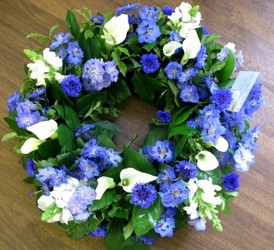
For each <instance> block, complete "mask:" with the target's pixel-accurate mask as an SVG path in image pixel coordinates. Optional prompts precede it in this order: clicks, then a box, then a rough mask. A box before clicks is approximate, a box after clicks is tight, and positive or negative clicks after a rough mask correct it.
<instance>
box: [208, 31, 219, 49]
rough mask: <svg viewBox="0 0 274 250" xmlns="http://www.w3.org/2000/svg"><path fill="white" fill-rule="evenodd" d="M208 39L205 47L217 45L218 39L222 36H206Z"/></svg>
mask: <svg viewBox="0 0 274 250" xmlns="http://www.w3.org/2000/svg"><path fill="white" fill-rule="evenodd" d="M205 37H206V39H205V41H204V44H205V45H208V46H211V45H212V44H214V43H215V41H216V40H217V39H219V38H220V36H219V35H214V34H213V35H210V36H205Z"/></svg>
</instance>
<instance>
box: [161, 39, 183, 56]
mask: <svg viewBox="0 0 274 250" xmlns="http://www.w3.org/2000/svg"><path fill="white" fill-rule="evenodd" d="M179 48H182V44H181V43H179V42H176V41H170V42H168V43H167V44H165V45H164V47H163V53H164V55H165V56H172V55H173V54H174V53H175V51H176V49H179Z"/></svg>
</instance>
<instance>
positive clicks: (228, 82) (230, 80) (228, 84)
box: [218, 79, 235, 89]
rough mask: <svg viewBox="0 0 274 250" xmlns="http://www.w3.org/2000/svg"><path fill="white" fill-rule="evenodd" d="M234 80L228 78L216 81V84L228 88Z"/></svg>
mask: <svg viewBox="0 0 274 250" xmlns="http://www.w3.org/2000/svg"><path fill="white" fill-rule="evenodd" d="M234 82H235V79H228V80H226V81H224V82H220V83H218V85H219V87H220V88H221V89H230V88H231V87H232V86H233V84H234Z"/></svg>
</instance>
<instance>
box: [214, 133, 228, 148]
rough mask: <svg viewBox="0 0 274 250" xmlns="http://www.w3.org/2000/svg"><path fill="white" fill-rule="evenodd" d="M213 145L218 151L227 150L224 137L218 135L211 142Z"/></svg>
mask: <svg viewBox="0 0 274 250" xmlns="http://www.w3.org/2000/svg"><path fill="white" fill-rule="evenodd" d="M213 147H214V148H216V149H217V150H218V151H220V152H226V151H227V150H228V142H227V140H226V139H225V138H224V137H222V136H219V137H218V138H217V139H216V141H215V142H214V143H213Z"/></svg>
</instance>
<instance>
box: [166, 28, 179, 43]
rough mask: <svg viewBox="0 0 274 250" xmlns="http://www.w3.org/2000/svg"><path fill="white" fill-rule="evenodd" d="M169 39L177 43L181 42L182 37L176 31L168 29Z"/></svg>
mask: <svg viewBox="0 0 274 250" xmlns="http://www.w3.org/2000/svg"><path fill="white" fill-rule="evenodd" d="M169 39H170V40H171V41H176V42H178V43H180V42H182V38H181V36H180V35H179V33H178V32H176V31H174V30H172V31H169Z"/></svg>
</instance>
